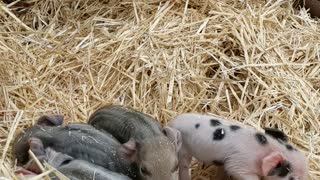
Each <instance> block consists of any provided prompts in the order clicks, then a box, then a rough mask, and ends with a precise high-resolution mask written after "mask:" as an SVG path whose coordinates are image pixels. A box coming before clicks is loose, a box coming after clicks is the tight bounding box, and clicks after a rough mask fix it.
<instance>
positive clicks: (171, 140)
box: [89, 105, 181, 180]
mask: <svg viewBox="0 0 320 180" xmlns="http://www.w3.org/2000/svg"><path fill="white" fill-rule="evenodd" d="M89 124H91V125H92V126H94V127H95V128H97V129H99V130H101V131H104V132H108V133H110V134H112V135H113V136H114V137H115V138H116V139H117V140H119V141H120V143H122V142H128V141H129V142H133V143H134V144H135V147H136V148H135V149H134V150H135V151H134V152H135V153H134V154H132V156H131V157H130V158H132V159H134V161H135V162H138V163H137V166H138V168H139V177H140V178H141V179H148V180H163V179H166V180H175V179H178V156H177V152H178V150H179V149H180V146H181V137H180V133H179V131H176V130H175V129H172V128H170V127H164V128H162V127H161V125H160V124H159V123H158V122H157V121H156V120H155V119H153V118H152V117H150V116H148V115H146V114H143V113H141V112H139V111H136V110H134V109H132V108H129V107H123V106H120V105H109V106H104V107H102V108H100V109H98V110H97V111H95V112H94V113H93V114H92V115H91V116H90V118H89Z"/></svg>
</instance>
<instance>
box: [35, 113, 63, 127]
mask: <svg viewBox="0 0 320 180" xmlns="http://www.w3.org/2000/svg"><path fill="white" fill-rule="evenodd" d="M63 119H64V116H63V115H44V116H41V117H40V118H39V119H38V122H37V124H38V125H41V126H59V125H62V124H63Z"/></svg>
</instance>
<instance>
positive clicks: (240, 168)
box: [168, 113, 307, 180]
mask: <svg viewBox="0 0 320 180" xmlns="http://www.w3.org/2000/svg"><path fill="white" fill-rule="evenodd" d="M168 126H170V127H172V128H176V129H178V130H179V131H180V132H181V136H182V147H181V149H180V152H179V168H180V171H179V173H180V179H181V180H188V179H190V174H189V171H188V169H189V164H190V161H191V158H192V157H195V158H196V159H197V160H199V161H202V162H204V163H207V164H215V165H218V166H222V167H223V168H224V170H225V172H226V173H227V174H228V175H231V176H232V177H234V178H236V179H238V180H259V179H260V178H261V177H263V178H264V179H265V180H306V179H307V162H306V158H305V156H304V154H302V152H299V151H298V150H297V149H296V148H294V147H293V146H292V145H290V144H288V143H287V142H286V140H287V139H286V136H285V135H284V134H283V133H281V132H280V131H275V130H272V129H267V130H266V132H267V133H263V132H259V131H257V130H256V129H254V128H252V127H249V126H244V125H242V124H240V123H235V122H233V123H231V121H227V120H224V119H222V118H219V117H218V116H214V115H205V114H197V113H184V114H180V115H178V116H176V117H175V118H174V119H173V120H171V121H170V122H169V123H168ZM220 169H221V168H220ZM225 177H226V176H225V175H220V177H219V178H220V179H224V178H225Z"/></svg>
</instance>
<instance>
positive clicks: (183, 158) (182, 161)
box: [178, 144, 192, 180]
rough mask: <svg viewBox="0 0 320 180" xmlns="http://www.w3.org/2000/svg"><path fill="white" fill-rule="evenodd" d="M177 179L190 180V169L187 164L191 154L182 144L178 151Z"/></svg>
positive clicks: (189, 161)
mask: <svg viewBox="0 0 320 180" xmlns="http://www.w3.org/2000/svg"><path fill="white" fill-rule="evenodd" d="M178 157H179V180H191V171H190V170H189V166H190V163H191V160H192V156H191V155H190V154H189V153H188V151H187V149H186V148H185V147H184V146H183V144H182V147H181V149H180V151H179V154H178Z"/></svg>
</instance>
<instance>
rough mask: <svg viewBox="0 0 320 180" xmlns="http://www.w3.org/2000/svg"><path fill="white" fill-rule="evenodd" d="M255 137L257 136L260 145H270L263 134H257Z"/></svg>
mask: <svg viewBox="0 0 320 180" xmlns="http://www.w3.org/2000/svg"><path fill="white" fill-rule="evenodd" d="M255 136H256V139H257V141H258V143H260V144H261V145H265V144H267V143H268V140H267V138H266V137H265V136H264V135H263V134H261V133H256V135H255Z"/></svg>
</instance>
